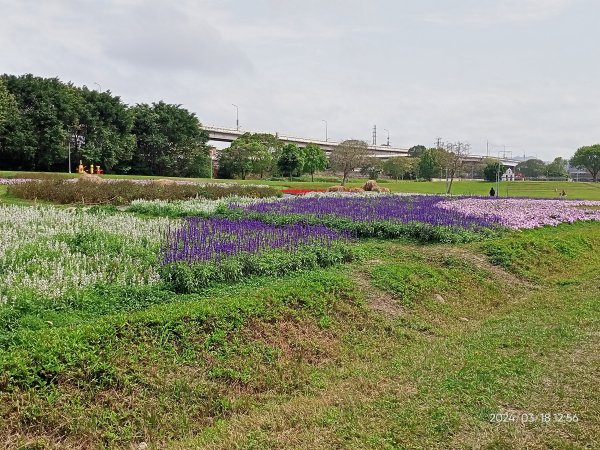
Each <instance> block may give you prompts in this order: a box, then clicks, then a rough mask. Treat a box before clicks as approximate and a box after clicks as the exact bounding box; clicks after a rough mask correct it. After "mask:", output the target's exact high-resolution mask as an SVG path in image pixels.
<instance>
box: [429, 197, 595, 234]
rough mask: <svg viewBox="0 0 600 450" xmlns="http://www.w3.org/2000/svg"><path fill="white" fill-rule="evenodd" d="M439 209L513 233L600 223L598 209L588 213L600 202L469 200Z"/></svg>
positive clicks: (446, 202) (448, 201)
mask: <svg viewBox="0 0 600 450" xmlns="http://www.w3.org/2000/svg"><path fill="white" fill-rule="evenodd" d="M437 207H438V208H441V209H445V210H446V211H448V212H452V213H459V214H464V215H466V216H469V217H478V218H480V219H483V220H494V221H497V222H498V223H499V224H501V225H502V226H505V227H508V228H512V229H522V228H536V227H541V226H544V225H553V226H555V225H559V224H561V223H573V222H576V221H578V220H600V210H599V209H589V208H588V209H586V207H595V208H599V207H600V201H585V200H558V199H534V198H514V197H513V198H485V197H468V198H460V199H457V200H445V201H443V202H440V203H438V204H437Z"/></svg>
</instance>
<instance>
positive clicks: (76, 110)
mask: <svg viewBox="0 0 600 450" xmlns="http://www.w3.org/2000/svg"><path fill="white" fill-rule="evenodd" d="M1 78H2V80H3V81H4V83H5V85H6V88H7V89H8V91H9V92H10V93H11V94H12V95H13V96H14V98H15V100H16V102H17V105H18V108H19V120H18V123H15V124H14V125H15V129H14V130H12V132H10V133H3V135H2V136H0V141H1V143H0V146H1V147H2V149H3V152H5V153H6V154H7V156H8V158H6V160H5V161H4V162H3V164H4V163H5V164H6V165H7V166H9V167H11V168H14V169H27V170H47V171H52V170H65V169H67V159H68V141H69V128H70V127H71V125H72V124H74V123H76V122H77V119H78V117H79V115H80V113H81V110H82V108H83V103H84V101H83V99H82V97H81V95H80V92H79V90H78V88H76V87H74V86H73V85H72V84H70V83H69V84H65V83H62V82H61V81H60V80H59V79H58V78H41V77H35V76H33V75H31V74H29V75H23V76H19V77H17V76H14V75H3V76H2V77H1Z"/></svg>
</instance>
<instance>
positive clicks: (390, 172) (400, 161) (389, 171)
mask: <svg viewBox="0 0 600 450" xmlns="http://www.w3.org/2000/svg"><path fill="white" fill-rule="evenodd" d="M417 161H418V159H417V158H410V157H407V156H394V157H392V158H389V159H387V160H386V161H384V163H383V173H385V174H386V175H387V176H389V177H392V178H395V179H396V180H399V179H404V177H405V176H407V175H408V174H411V173H413V172H414V170H415V167H416V163H417Z"/></svg>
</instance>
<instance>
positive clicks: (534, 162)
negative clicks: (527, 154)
mask: <svg viewBox="0 0 600 450" xmlns="http://www.w3.org/2000/svg"><path fill="white" fill-rule="evenodd" d="M515 171H517V172H520V173H521V174H523V176H524V177H527V178H538V177H541V176H542V175H544V174H545V173H546V163H545V162H544V161H542V160H541V159H528V160H527V161H521V162H520V163H519V164H517V166H516V167H515Z"/></svg>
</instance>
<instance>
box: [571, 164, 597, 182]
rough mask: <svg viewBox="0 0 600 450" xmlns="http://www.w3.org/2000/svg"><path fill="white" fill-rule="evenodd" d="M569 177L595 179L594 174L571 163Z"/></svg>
mask: <svg viewBox="0 0 600 450" xmlns="http://www.w3.org/2000/svg"><path fill="white" fill-rule="evenodd" d="M567 170H568V171H569V178H570V179H571V180H573V181H594V179H593V178H592V175H591V174H590V173H589V172H588V171H587V170H585V169H578V168H577V167H573V166H571V165H570V164H569V166H568V167H567Z"/></svg>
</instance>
